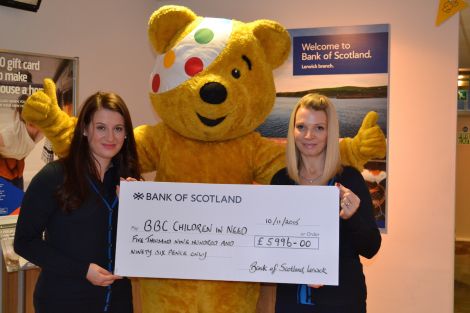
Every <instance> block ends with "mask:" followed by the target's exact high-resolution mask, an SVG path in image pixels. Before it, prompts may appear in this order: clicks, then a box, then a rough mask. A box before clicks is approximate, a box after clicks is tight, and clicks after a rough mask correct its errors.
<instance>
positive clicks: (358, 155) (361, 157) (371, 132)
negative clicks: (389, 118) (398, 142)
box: [339, 111, 387, 171]
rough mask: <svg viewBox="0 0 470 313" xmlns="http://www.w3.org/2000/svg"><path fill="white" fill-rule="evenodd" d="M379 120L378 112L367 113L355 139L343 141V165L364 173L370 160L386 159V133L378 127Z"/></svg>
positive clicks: (341, 144)
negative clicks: (365, 165) (365, 166)
mask: <svg viewBox="0 0 470 313" xmlns="http://www.w3.org/2000/svg"><path fill="white" fill-rule="evenodd" d="M377 119H378V114H377V113H376V112H373V111H371V112H369V113H367V115H366V117H364V120H363V121H362V125H361V128H360V129H359V131H358V132H357V135H356V136H355V137H354V138H344V139H343V140H341V142H340V144H339V149H340V151H341V162H342V163H343V165H349V166H352V167H355V168H357V169H358V170H359V171H362V170H363V169H364V164H366V163H367V162H368V161H369V160H371V159H377V158H379V159H381V158H383V157H385V152H386V148H387V144H386V140H385V135H384V133H383V132H382V130H381V129H380V127H379V126H378V125H377Z"/></svg>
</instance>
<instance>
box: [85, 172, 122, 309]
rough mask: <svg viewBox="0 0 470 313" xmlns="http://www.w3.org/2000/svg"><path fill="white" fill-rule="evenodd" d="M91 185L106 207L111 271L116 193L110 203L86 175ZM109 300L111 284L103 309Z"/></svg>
mask: <svg viewBox="0 0 470 313" xmlns="http://www.w3.org/2000/svg"><path fill="white" fill-rule="evenodd" d="M88 181H89V182H90V185H91V187H92V188H93V190H94V191H95V193H96V194H97V195H98V196H99V197H100V198H101V201H103V203H104V205H105V206H106V208H107V209H108V271H109V272H112V270H113V211H114V208H115V207H116V205H117V203H118V197H117V195H116V196H115V197H114V199H113V201H112V202H111V204H110V203H109V202H108V200H106V198H105V197H104V196H103V195H102V194H101V193H100V191H99V189H98V187H97V186H96V184H95V183H93V181H92V180H91V179H90V178H89V177H88ZM110 301H111V285H109V286H108V287H107V288H106V301H105V305H104V311H105V312H108V310H109V306H110Z"/></svg>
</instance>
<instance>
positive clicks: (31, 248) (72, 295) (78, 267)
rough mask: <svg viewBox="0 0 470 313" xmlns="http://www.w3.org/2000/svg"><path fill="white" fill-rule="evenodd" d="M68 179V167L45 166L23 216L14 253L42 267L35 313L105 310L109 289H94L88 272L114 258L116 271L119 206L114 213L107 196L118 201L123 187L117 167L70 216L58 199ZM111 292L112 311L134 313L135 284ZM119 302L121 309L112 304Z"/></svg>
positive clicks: (28, 193) (125, 281)
mask: <svg viewBox="0 0 470 313" xmlns="http://www.w3.org/2000/svg"><path fill="white" fill-rule="evenodd" d="M63 177H64V172H63V166H62V164H61V163H60V162H58V161H56V162H52V163H49V164H47V165H46V166H44V168H43V169H42V170H41V171H40V172H39V173H38V174H37V175H36V176H35V177H34V178H33V180H32V181H31V183H30V185H29V187H28V189H27V190H26V193H25V195H24V198H23V202H22V205H21V210H20V215H19V217H18V223H17V227H16V234H15V242H14V247H15V251H16V252H17V253H18V254H19V255H21V256H22V257H24V258H25V259H27V260H28V261H30V262H32V263H34V264H36V265H37V266H39V267H40V268H41V274H40V276H39V279H38V282H37V284H36V289H35V293H34V304H35V308H36V312H38V311H39V312H41V311H44V312H48V313H49V312H103V311H104V307H105V304H106V297H107V296H108V295H107V294H108V293H109V291H107V288H106V287H99V286H94V285H92V284H91V283H90V282H89V281H88V280H87V279H86V274H87V271H88V267H89V264H90V263H95V264H98V265H99V266H101V267H103V268H105V269H108V268H109V261H110V258H109V256H111V269H112V268H113V267H114V264H113V261H114V253H115V238H116V226H117V205H116V206H115V208H114V212H113V214H111V215H110V212H109V209H108V207H107V206H106V204H105V202H104V201H103V199H102V197H103V198H104V199H106V201H107V202H108V203H110V204H112V203H113V200H114V199H115V197H116V185H117V184H119V176H118V174H117V167H111V168H110V169H109V170H108V171H107V172H106V173H105V176H104V179H103V182H100V181H96V180H93V184H94V185H95V186H96V187H97V189H98V191H99V194H98V193H97V192H95V190H94V189H93V188H92V185H91V184H90V191H89V196H88V198H87V199H86V200H85V201H84V202H83V204H82V205H81V206H80V207H79V208H78V209H76V210H74V211H73V212H71V213H65V212H64V211H63V210H62V209H61V208H60V207H59V206H58V203H57V200H56V197H55V194H56V191H57V188H58V187H59V186H60V185H61V184H62V183H63ZM110 216H111V218H110ZM110 227H111V228H112V240H111V244H112V247H111V249H112V250H111V255H110V254H109V253H108V248H109V244H108V240H109V232H108V229H109V228H110ZM43 232H44V234H45V235H44V238H42V234H43ZM111 291H112V292H111V298H110V302H111V308H112V309H111V310H109V311H108V312H118V311H119V312H132V291H131V285H130V281H129V280H128V279H122V280H116V281H115V282H114V284H112V287H111ZM116 301H119V305H117V304H114V305H113V303H116ZM113 307H114V309H113ZM41 308H42V309H41ZM64 308H66V310H64ZM61 310H62V311H61Z"/></svg>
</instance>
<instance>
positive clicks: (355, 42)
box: [258, 24, 389, 231]
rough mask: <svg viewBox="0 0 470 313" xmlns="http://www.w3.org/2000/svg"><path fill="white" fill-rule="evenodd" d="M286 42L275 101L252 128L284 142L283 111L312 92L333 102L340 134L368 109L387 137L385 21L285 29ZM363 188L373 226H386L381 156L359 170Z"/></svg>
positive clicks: (353, 129) (352, 129)
mask: <svg viewBox="0 0 470 313" xmlns="http://www.w3.org/2000/svg"><path fill="white" fill-rule="evenodd" d="M288 31H289V33H290V35H291V40H292V47H291V53H290V55H289V57H288V59H287V61H286V62H285V63H284V64H283V65H282V66H281V67H279V68H278V69H276V71H275V73H274V74H275V84H276V91H277V93H276V103H275V105H274V108H273V110H272V112H271V114H270V115H269V116H268V118H267V119H266V121H265V123H263V124H262V125H261V126H260V127H259V128H258V131H259V132H260V133H261V134H262V135H263V136H266V137H270V138H273V139H274V140H276V141H281V142H283V141H285V140H286V139H285V138H286V136H287V129H288V122H289V116H290V113H291V111H292V108H293V107H294V106H295V104H296V103H297V102H298V100H299V99H300V98H301V97H302V96H304V95H305V94H307V93H311V92H317V93H321V94H323V95H325V96H327V97H329V98H330V99H331V100H332V102H333V104H334V105H335V107H336V110H337V113H338V118H339V124H340V137H341V138H344V137H353V136H354V135H355V134H356V133H357V131H358V130H359V128H360V126H361V123H362V120H363V118H364V116H365V115H366V114H367V113H368V112H369V111H376V112H377V113H378V114H379V119H378V121H377V123H378V125H379V126H380V128H381V129H382V131H383V132H384V134H385V136H387V119H388V84H389V73H388V72H389V25H388V24H378V25H358V26H343V27H322V28H301V29H290V30H288ZM362 175H363V177H364V179H365V180H366V183H367V185H368V187H369V190H370V193H371V196H372V202H373V207H374V214H375V218H376V222H377V225H378V226H379V228H381V230H382V231H386V228H387V218H386V217H387V210H386V189H387V188H386V186H387V185H386V181H387V159H386V158H384V159H377V160H371V161H370V162H368V163H367V164H366V166H365V169H364V171H363V172H362Z"/></svg>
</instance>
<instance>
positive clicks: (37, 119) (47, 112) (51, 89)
mask: <svg viewBox="0 0 470 313" xmlns="http://www.w3.org/2000/svg"><path fill="white" fill-rule="evenodd" d="M57 111H60V108H59V105H58V104H57V96H56V88H55V84H54V82H53V81H52V80H51V79H48V78H46V79H44V90H43V91H37V92H35V93H34V94H32V95H31V96H30V97H29V98H28V99H27V100H26V102H25V104H24V106H23V111H22V113H21V116H22V118H23V119H24V120H25V121H27V122H30V123H33V124H35V125H36V126H38V127H40V128H41V127H44V126H45V125H44V124H45V123H47V121H48V120H50V119H51V118H54V116H51V115H54V114H57V113H58V112H57Z"/></svg>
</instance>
